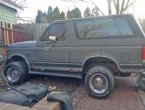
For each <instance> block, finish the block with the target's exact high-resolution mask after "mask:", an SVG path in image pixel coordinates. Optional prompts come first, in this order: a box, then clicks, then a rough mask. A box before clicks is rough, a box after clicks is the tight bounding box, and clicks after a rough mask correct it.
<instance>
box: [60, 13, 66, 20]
mask: <svg viewBox="0 0 145 110" xmlns="http://www.w3.org/2000/svg"><path fill="white" fill-rule="evenodd" d="M63 19H65V14H64V12H61V14H60V20H63Z"/></svg>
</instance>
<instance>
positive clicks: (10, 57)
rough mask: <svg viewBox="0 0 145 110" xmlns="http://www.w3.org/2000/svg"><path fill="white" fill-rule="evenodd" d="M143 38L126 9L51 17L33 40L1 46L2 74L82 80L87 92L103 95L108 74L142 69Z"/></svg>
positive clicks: (110, 84)
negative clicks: (123, 12) (121, 12)
mask: <svg viewBox="0 0 145 110" xmlns="http://www.w3.org/2000/svg"><path fill="white" fill-rule="evenodd" d="M144 61H145V38H144V33H143V31H142V29H141V28H140V26H139V24H138V23H137V22H136V20H135V19H134V17H133V16H132V15H130V14H126V15H112V16H100V17H90V18H80V19H70V20H64V21H57V22H52V23H50V24H49V26H48V28H47V29H46V30H45V32H44V33H43V34H42V36H40V38H39V39H38V40H37V41H25V42H18V43H13V44H10V45H8V46H7V50H6V62H5V69H4V74H5V76H6V78H7V81H8V82H9V83H10V84H14V85H15V84H20V83H22V82H24V81H25V80H27V79H28V77H29V74H38V75H49V76H50V75H51V76H57V77H72V78H79V79H83V80H84V84H85V86H86V89H87V90H88V92H89V93H90V94H91V95H92V96H94V97H96V98H105V97H107V96H109V95H110V93H111V92H112V90H113V88H114V83H115V81H114V76H116V75H117V76H129V75H130V74H131V73H133V72H138V73H142V72H144V71H145V65H144V64H145V63H144Z"/></svg>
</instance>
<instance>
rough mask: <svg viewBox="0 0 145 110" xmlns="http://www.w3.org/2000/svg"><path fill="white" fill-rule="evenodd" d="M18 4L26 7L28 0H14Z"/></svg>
mask: <svg viewBox="0 0 145 110" xmlns="http://www.w3.org/2000/svg"><path fill="white" fill-rule="evenodd" d="M12 1H13V2H14V3H15V4H16V5H18V6H19V7H21V8H26V6H25V2H26V1H27V0H12Z"/></svg>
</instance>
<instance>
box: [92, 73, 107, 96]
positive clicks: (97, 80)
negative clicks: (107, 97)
mask: <svg viewBox="0 0 145 110" xmlns="http://www.w3.org/2000/svg"><path fill="white" fill-rule="evenodd" d="M89 85H90V88H91V90H92V91H93V92H94V93H97V94H103V93H105V92H106V91H107V89H108V86H109V85H108V80H107V78H106V76H105V75H103V74H102V73H95V74H93V75H92V76H91V77H90V80H89Z"/></svg>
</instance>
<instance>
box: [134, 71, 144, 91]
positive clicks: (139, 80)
mask: <svg viewBox="0 0 145 110" xmlns="http://www.w3.org/2000/svg"><path fill="white" fill-rule="evenodd" d="M136 83H137V84H138V87H139V88H141V89H143V90H145V73H142V74H141V75H140V77H139V78H138V79H137V81H136Z"/></svg>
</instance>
